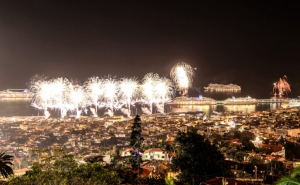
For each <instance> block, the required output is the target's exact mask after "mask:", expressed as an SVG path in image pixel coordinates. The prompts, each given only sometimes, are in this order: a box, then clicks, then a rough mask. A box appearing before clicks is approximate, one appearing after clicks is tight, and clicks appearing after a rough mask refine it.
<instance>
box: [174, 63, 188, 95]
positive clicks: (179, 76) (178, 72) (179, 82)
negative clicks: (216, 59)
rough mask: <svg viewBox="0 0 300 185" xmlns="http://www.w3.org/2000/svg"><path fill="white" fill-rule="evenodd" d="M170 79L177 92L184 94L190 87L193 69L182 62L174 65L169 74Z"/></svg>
mask: <svg viewBox="0 0 300 185" xmlns="http://www.w3.org/2000/svg"><path fill="white" fill-rule="evenodd" d="M170 76H171V79H172V80H173V82H174V83H175V85H176V88H177V89H178V90H179V91H184V92H186V91H187V90H188V88H190V87H191V85H192V82H193V76H194V68H192V67H191V66H190V65H188V64H187V63H184V62H179V63H177V64H176V65H174V66H173V67H172V69H171V72H170Z"/></svg>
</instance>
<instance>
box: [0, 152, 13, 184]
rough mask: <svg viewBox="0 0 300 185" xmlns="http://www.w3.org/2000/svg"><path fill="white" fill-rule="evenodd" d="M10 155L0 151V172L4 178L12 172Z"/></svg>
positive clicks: (11, 157)
mask: <svg viewBox="0 0 300 185" xmlns="http://www.w3.org/2000/svg"><path fill="white" fill-rule="evenodd" d="M13 158H14V157H13V156H12V155H6V154H5V152H0V172H1V175H2V176H3V177H4V178H8V177H9V176H10V175H12V174H14V172H13V170H12V167H11V166H12V165H13V163H12V161H13Z"/></svg>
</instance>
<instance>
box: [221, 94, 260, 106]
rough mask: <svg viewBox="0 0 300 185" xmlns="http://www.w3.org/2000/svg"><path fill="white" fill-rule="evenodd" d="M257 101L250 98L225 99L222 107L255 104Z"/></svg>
mask: <svg viewBox="0 0 300 185" xmlns="http://www.w3.org/2000/svg"><path fill="white" fill-rule="evenodd" d="M257 103H258V100H257V99H255V98H251V97H249V96H248V97H240V98H235V97H232V98H227V99H226V100H224V105H251V104H257Z"/></svg>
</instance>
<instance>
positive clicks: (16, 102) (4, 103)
mask: <svg viewBox="0 0 300 185" xmlns="http://www.w3.org/2000/svg"><path fill="white" fill-rule="evenodd" d="M178 96H179V95H178ZM248 96H249V95H246V94H245V93H241V92H239V93H233V92H227V93H221V92H203V93H201V94H200V93H199V94H194V95H193V97H210V98H213V99H215V100H225V99H227V98H232V97H236V98H238V97H248ZM252 98H256V97H252ZM268 98H297V97H291V96H288V97H287V96H283V97H276V96H273V95H268V94H266V95H265V96H261V97H259V98H258V99H268ZM279 108H281V103H259V104H257V105H165V107H164V112H165V113H170V112H178V113H181V112H204V113H206V114H208V115H210V114H212V113H215V112H219V113H220V112H224V111H243V112H247V113H250V112H254V111H271V110H276V109H279ZM145 110H149V107H148V106H147V105H143V104H137V105H136V106H132V107H131V111H130V116H134V115H136V114H146V113H147V112H148V113H149V111H145ZM159 110H162V109H161V107H157V106H155V105H154V106H153V111H152V112H153V113H160V112H161V111H159ZM128 112H129V111H128V109H127V110H126V108H123V109H120V110H116V111H114V113H113V115H115V116H126V115H128ZM43 114H44V113H43V110H38V109H36V108H34V107H32V106H31V101H30V99H27V100H26V99H2V100H0V117H13V116H43ZM82 114H83V115H85V116H90V115H92V113H91V111H89V109H87V110H86V111H83V112H82ZM97 114H98V116H99V117H102V116H105V115H112V112H111V111H110V110H107V109H105V108H102V109H100V110H98V112H97ZM50 115H51V116H52V117H59V116H60V111H59V110H51V111H50ZM68 115H75V112H69V113H68Z"/></svg>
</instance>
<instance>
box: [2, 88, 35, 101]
mask: <svg viewBox="0 0 300 185" xmlns="http://www.w3.org/2000/svg"><path fill="white" fill-rule="evenodd" d="M32 96H33V93H31V92H30V91H29V90H28V89H6V90H3V91H0V99H9V98H14V99H29V98H31V97H32Z"/></svg>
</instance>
